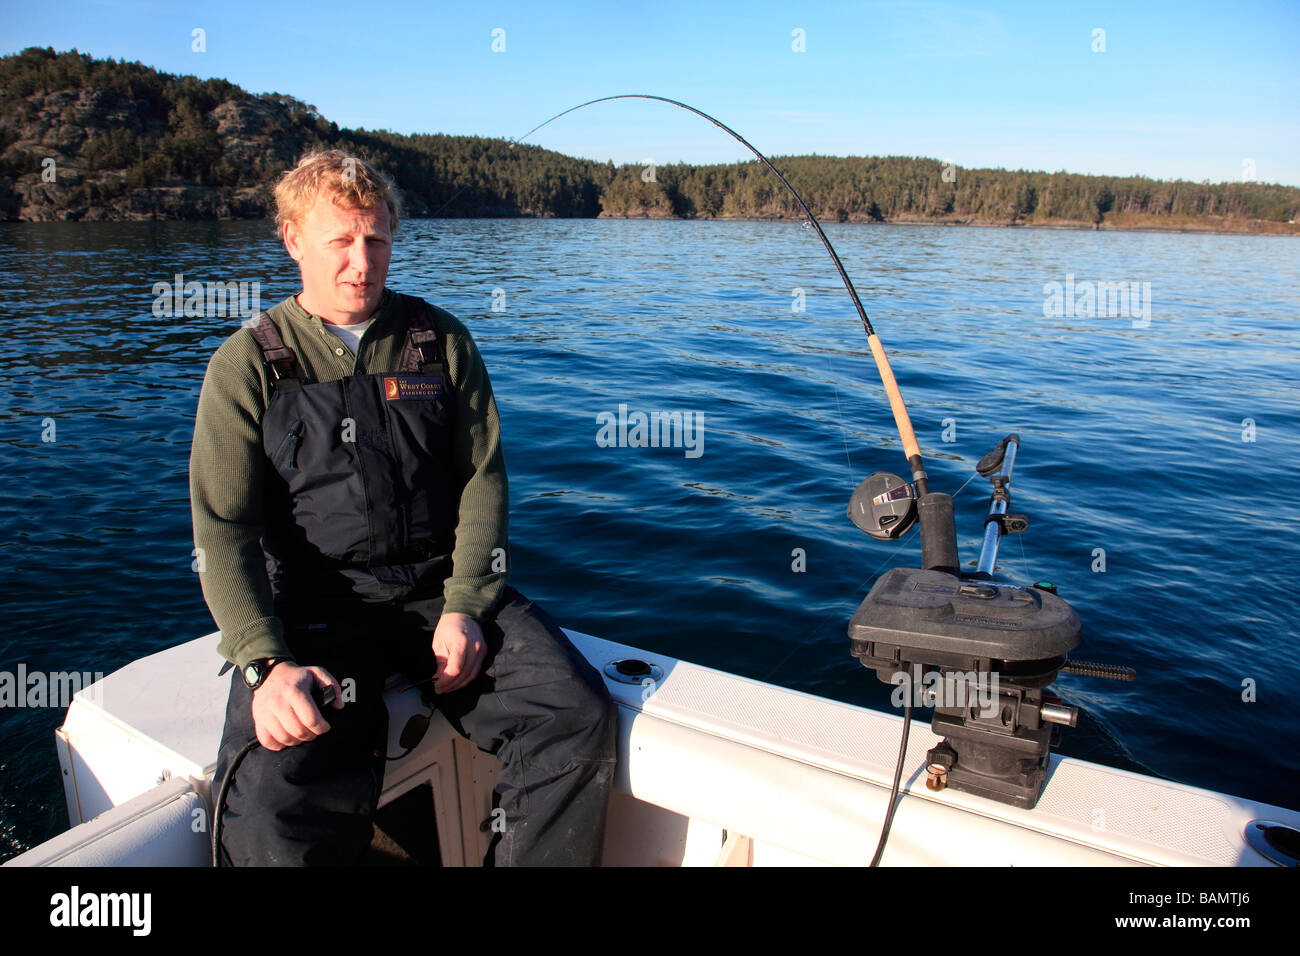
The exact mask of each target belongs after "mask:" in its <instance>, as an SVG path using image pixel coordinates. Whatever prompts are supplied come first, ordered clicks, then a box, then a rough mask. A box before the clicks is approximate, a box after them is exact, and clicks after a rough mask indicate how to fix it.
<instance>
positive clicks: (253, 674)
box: [240, 657, 289, 690]
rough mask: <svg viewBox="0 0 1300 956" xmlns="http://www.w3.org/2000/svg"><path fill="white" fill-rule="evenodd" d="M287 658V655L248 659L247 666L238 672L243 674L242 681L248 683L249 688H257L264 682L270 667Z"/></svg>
mask: <svg viewBox="0 0 1300 956" xmlns="http://www.w3.org/2000/svg"><path fill="white" fill-rule="evenodd" d="M288 659H289V658H287V657H259V658H257V660H252V661H249V662H248V666H247V667H245V668H244V669H243V670H241V671H240V674H242V675H243V677H244V683H245V684H247V685H248V689H249V690H257V689H258V688H259V687H261V686H262V684H263V683H265V682H266V678H267V675H269V674H270V673H271V668H273V667H275V665H276V664H280V663H283V662H284V661H287V660H288Z"/></svg>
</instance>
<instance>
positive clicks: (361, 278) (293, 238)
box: [284, 194, 393, 325]
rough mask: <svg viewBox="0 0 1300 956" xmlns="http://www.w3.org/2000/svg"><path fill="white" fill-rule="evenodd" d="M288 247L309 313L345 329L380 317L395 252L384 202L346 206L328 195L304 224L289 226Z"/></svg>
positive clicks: (301, 299)
mask: <svg viewBox="0 0 1300 956" xmlns="http://www.w3.org/2000/svg"><path fill="white" fill-rule="evenodd" d="M284 244H285V248H287V249H288V250H289V255H291V256H293V258H294V259H296V260H297V262H298V267H299V268H300V269H301V270H302V295H301V296H299V297H298V303H299V305H301V306H302V307H303V308H304V309H306V310H307V311H308V312H310V313H311V314H312V315H316V316H319V317H320V318H321V319H324V320H325V321H327V322H332V323H336V324H343V325H351V324H352V323H354V322H364V321H365V320H366V319H368V318H370V316H371V315H373V314H374V312H375V309H376V308H378V306H379V298H380V296H381V295H382V294H383V291H384V280H385V279H386V278H387V277H388V260H389V258H390V257H391V256H392V252H393V235H392V233H391V232H390V231H389V228H388V207H387V206H386V205H384V203H382V202H381V203H378V204H377V205H374V206H370V207H347V206H340V205H339V204H338V203H336V202H335V201H334V198H333V197H332V196H329V195H327V194H322V195H321V196H320V197H319V198H318V199H317V200H316V204H315V205H314V206H312V207H311V209H310V210H308V212H307V215H306V216H305V217H303V219H302V221H301V222H287V223H285V224H284Z"/></svg>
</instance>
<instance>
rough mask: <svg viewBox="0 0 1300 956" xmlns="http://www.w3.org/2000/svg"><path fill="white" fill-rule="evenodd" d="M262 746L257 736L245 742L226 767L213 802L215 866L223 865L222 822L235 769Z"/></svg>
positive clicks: (213, 858) (213, 862) (213, 856)
mask: <svg viewBox="0 0 1300 956" xmlns="http://www.w3.org/2000/svg"><path fill="white" fill-rule="evenodd" d="M260 746H261V744H259V743H258V742H257V738H256V737H254V738H253V739H252V740H250V741H249V742H248V743H246V744H244V746H243V749H241V750H240V751H239V753H237V754H236V755H235V759H234V760H233V761H231V763H230V766H229V767H228V768H226V775H225V776H224V777H222V778H221V788H220V789H219V790H218V791H217V799H216V800H214V801H213V803H212V865H213V866H215V867H219V866H221V822H222V818H223V817H224V816H225V813H226V795H227V794H228V793H229V792H230V785H231V784H232V783H234V781H235V770H236V768H238V767H239V765H240V763H241V762H243V759H244V758H245V757H246V756H248V755H249V754H250V753H252V752H253V751H254V750H256V749H257V748H258V747H260Z"/></svg>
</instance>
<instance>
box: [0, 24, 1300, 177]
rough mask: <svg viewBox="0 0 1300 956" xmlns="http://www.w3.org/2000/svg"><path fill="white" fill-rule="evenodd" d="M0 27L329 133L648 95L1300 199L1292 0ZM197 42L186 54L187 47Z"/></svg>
mask: <svg viewBox="0 0 1300 956" xmlns="http://www.w3.org/2000/svg"><path fill="white" fill-rule="evenodd" d="M3 22H4V27H3V28H2V33H0V52H3V53H12V52H16V51H18V50H21V49H23V48H24V47H27V46H52V47H54V48H55V49H56V50H66V49H71V48H74V47H75V48H76V49H78V50H80V51H81V52H83V53H90V54H92V55H94V56H98V57H109V56H111V57H115V58H118V59H127V60H139V61H140V62H142V63H145V64H148V65H150V66H155V67H157V68H159V69H162V70H165V71H167V72H171V73H192V74H196V75H198V76H202V77H208V76H221V77H225V78H226V79H229V80H230V81H232V82H234V83H237V84H239V85H240V86H242V87H244V88H245V89H247V90H250V91H252V92H281V93H288V94H290V95H292V96H295V97H297V98H299V99H301V100H305V101H306V102H308V103H311V104H313V105H315V106H316V107H317V108H319V109H320V111H321V113H322V114H324V115H325V116H326V117H328V118H329V119H332V120H335V121H336V122H338V123H339V124H340V125H341V126H353V127H356V126H364V127H367V128H370V129H377V128H388V129H392V130H396V131H399V132H404V133H409V132H443V133H473V134H480V135H487V136H501V137H512V136H518V135H520V134H522V133H524V132H525V131H527V130H529V129H531V128H532V127H533V126H535V125H537V124H538V123H539V122H541V121H542V120H543V119H545V118H547V117H549V116H551V115H553V114H554V113H557V112H559V111H560V110H563V109H565V108H567V107H569V106H573V105H575V104H577V103H580V102H582V101H584V100H588V99H593V98H595V97H598V96H606V95H610V94H613V93H656V94H659V95H662V96H668V97H672V98H674V99H681V100H684V101H685V102H687V103H690V104H691V105H693V106H696V107H698V108H700V109H702V110H704V111H706V112H710V113H713V114H714V115H715V116H717V117H718V118H719V119H721V120H722V121H723V122H726V123H728V124H729V125H731V126H732V127H734V128H735V129H737V130H738V131H739V132H740V133H741V134H743V135H744V136H746V137H747V138H748V139H749V140H750V141H751V142H753V143H754V145H755V146H757V147H758V148H759V149H761V150H763V151H764V152H767V153H768V154H769V155H790V154H795V153H821V154H832V155H885V154H902V155H918V156H932V157H935V158H938V159H945V160H951V161H953V162H956V163H957V164H959V165H962V166H998V167H1007V168H1012V169H1017V168H1026V169H1048V170H1056V169H1067V170H1070V171H1072V172H1083V173H1101V174H1111V175H1131V174H1134V173H1140V174H1142V175H1147V176H1152V177H1155V178H1165V179H1168V178H1182V179H1191V180H1198V181H1199V180H1202V179H1209V180H1212V181H1216V182H1217V181H1220V180H1240V179H1241V178H1242V173H1243V168H1245V167H1244V166H1243V164H1244V163H1246V161H1248V160H1249V161H1252V162H1253V169H1254V172H1255V178H1257V179H1258V180H1260V181H1264V182H1283V183H1288V184H1292V185H1300V67H1298V66H1297V60H1298V59H1300V56H1298V54H1300V2H1296V0H1291V2H1276V3H1273V2H1262V3H1251V2H1243V3H1226V4H1225V3H1214V4H1210V3H1186V2H1154V3H1146V4H1142V3H1119V4H1056V3H1053V2H1051V0H1038V2H1007V3H996V4H994V3H980V4H969V5H967V4H947V3H900V2H860V3H853V2H845V3H816V2H810V3H792V2H784V3H776V2H765V0H752V2H746V3H715V4H710V3H705V2H702V0H696V2H677V0H645V2H639V3H634V2H628V3H604V4H602V3H580V2H570V0H555V2H550V3H538V4H528V3H492V2H483V3H475V4H464V5H450V4H438V3H410V2H396V3H390V4H382V3H374V4H364V3H356V2H347V3H340V2H333V0H317V2H313V3H310V4H301V3H276V2H261V3H251V2H245V0H225V2H221V3H189V4H186V3H176V2H160V0H99V2H94V0H69V2H64V3H59V4H54V5H51V4H40V3H16V2H14V0H4V9H3ZM196 28H197V29H202V30H203V31H204V41H205V45H206V50H205V51H204V52H195V51H194V50H193V49H192V45H193V39H192V31H193V30H195V29H196ZM498 29H499V30H503V31H504V47H505V48H504V51H502V52H494V51H493V49H492V46H493V31H494V30H498ZM1097 30H1102V31H1104V34H1095V32H1094V31H1097ZM795 31H802V42H803V46H804V49H803V51H802V52H796V50H795V49H794V46H796V45H797V43H798V38H797V37H796V35H795ZM1099 41H1101V42H1104V51H1103V50H1097V51H1094V49H1093V48H1094V46H1100V45H1101V43H1100V42H1099ZM498 45H500V44H499V43H498ZM530 142H534V143H537V144H538V145H541V146H546V147H548V148H552V149H557V150H560V151H562V152H565V153H569V154H571V155H576V156H585V157H589V158H594V159H599V160H605V159H613V160H614V161H615V162H641V161H643V160H646V159H652V160H654V161H655V162H658V163H667V162H673V161H678V160H684V161H688V162H714V161H730V160H735V159H742V158H745V156H746V155H747V154H745V153H744V152H743V149H742V148H741V147H740V146H739V145H738V144H735V143H733V142H732V141H731V140H730V139H729V138H728V137H726V136H725V135H724V134H723V133H722V132H721V131H719V130H717V129H715V128H713V127H712V126H710V125H709V124H707V123H705V122H703V121H702V120H700V119H698V118H695V117H692V116H690V115H689V114H687V113H685V112H683V111H680V110H675V109H673V108H671V107H669V106H666V105H663V104H656V103H648V102H627V101H623V102H618V103H612V104H602V105H599V106H595V107H590V108H588V109H586V110H582V111H579V112H578V113H575V114H572V115H570V116H568V117H565V118H564V119H562V120H559V121H557V122H556V123H554V124H552V125H551V126H548V127H547V128H546V129H545V130H543V131H541V132H540V133H539V134H537V135H536V136H535V137H533V138H532V139H531V140H530Z"/></svg>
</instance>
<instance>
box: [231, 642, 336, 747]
mask: <svg viewBox="0 0 1300 956" xmlns="http://www.w3.org/2000/svg"><path fill="white" fill-rule="evenodd" d="M318 684H319V685H320V686H322V687H333V688H334V708H335V709H336V710H341V709H342V708H343V688H342V687H341V686H339V682H338V681H336V680H335V679H334V676H333V675H332V674H330V672H329V671H327V670H325V668H323V667H314V666H313V667H299V666H298V665H297V664H295V663H293V661H283V662H281V663H279V664H276V665H275V667H273V668H271V673H270V674H268V675H267V677H266V681H265V682H264V683H263V684H262V686H261V687H259V688H258V689H257V690H255V691H253V726H254V727H255V728H256V729H257V742H258V743H260V744H261V745H262V746H263V747H265V748H266V749H267V750H283V749H284V748H285V747H296V746H297V745H298V744H304V743H306V742H307V741H309V740H315V739H316V738H317V737H319V736H320V735H321V734H323V733H325V732H326V731H328V730H329V729H330V725H329V724H328V723H326V722H325V718H324V717H322V716H321V712H320V711H319V710H318V709H317V708H316V702H315V701H314V700H312V699H311V691H312V688H313V687H315V686H317V685H318Z"/></svg>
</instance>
